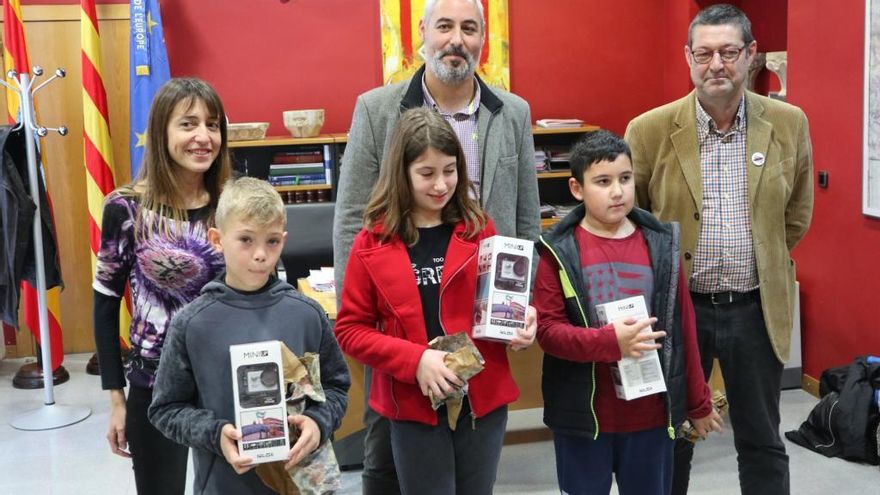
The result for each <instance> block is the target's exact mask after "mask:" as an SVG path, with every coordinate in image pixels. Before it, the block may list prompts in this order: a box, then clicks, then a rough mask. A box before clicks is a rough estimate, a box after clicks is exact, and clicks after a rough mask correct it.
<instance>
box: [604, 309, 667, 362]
mask: <svg viewBox="0 0 880 495" xmlns="http://www.w3.org/2000/svg"><path fill="white" fill-rule="evenodd" d="M654 323H657V318H654V317H651V318H647V319H644V320H636V319H635V318H625V319H621V320H617V321H615V322H614V333H615V334H617V345H619V346H620V355H621V356H622V357H631V358H640V357H642V353H643V352H645V351H650V350H654V349H659V348H660V344H652V343H650V342H649V341H651V340H655V339H659V338H663V337H665V336H666V332H642V330H643V329H645V328H646V327H648V326H649V325H653V324H654Z"/></svg>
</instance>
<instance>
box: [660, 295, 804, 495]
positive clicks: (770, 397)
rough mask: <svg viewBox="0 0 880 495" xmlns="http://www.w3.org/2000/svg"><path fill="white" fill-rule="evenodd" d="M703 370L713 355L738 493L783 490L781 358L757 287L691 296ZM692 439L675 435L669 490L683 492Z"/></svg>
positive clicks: (779, 494)
mask: <svg viewBox="0 0 880 495" xmlns="http://www.w3.org/2000/svg"><path fill="white" fill-rule="evenodd" d="M693 299H694V310H695V312H696V316H697V339H698V341H699V347H700V356H701V359H702V366H703V374H704V375H705V377H706V379H707V380H708V379H709V374H710V373H711V372H712V361H713V359H714V358H717V359H718V362H719V364H720V365H721V373H722V375H723V376H724V388H725V390H726V392H727V400H728V403H729V404H730V423H731V425H730V426H732V427H733V441H734V445H735V446H736V452H737V462H738V464H739V484H740V490H741V492H742V493H743V494H744V495H764V494H766V495H788V493H789V470H788V455H787V454H786V453H785V445H784V444H783V443H782V439H781V438H780V436H779V393H780V384H781V381H782V368H783V366H782V363H780V362H779V360H778V359H777V358H776V354H775V353H774V352H773V347H772V346H771V344H770V338H769V336H768V335H767V328H766V326H765V325H764V313H763V311H762V309H761V301H760V296H759V294H758V292H757V291H755V292H754V293H753V296H752V297H746V298H744V299H742V300H739V301H736V302H733V303H728V304H713V303H712V301H711V300H709V299H708V298H706V297H705V296H703V297H700V296H699V295H695V296H694V298H693ZM693 455H694V444H692V443H690V442H687V441H685V440H678V441H677V442H676V446H675V468H674V473H673V484H672V493H673V494H674V495H684V494H686V493H687V490H688V482H689V480H690V470H691V459H692V458H693Z"/></svg>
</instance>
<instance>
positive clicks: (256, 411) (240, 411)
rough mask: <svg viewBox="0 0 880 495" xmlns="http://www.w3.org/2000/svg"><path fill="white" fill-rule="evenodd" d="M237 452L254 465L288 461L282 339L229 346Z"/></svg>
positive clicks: (288, 447)
mask: <svg viewBox="0 0 880 495" xmlns="http://www.w3.org/2000/svg"><path fill="white" fill-rule="evenodd" d="M229 355H230V357H231V358H232V387H233V394H234V395H233V396H234V397H235V427H236V428H238V429H239V430H241V440H239V441H238V451H239V453H240V454H241V455H242V456H246V457H250V458H252V459H253V460H254V462H253V463H254V464H261V463H264V462H272V461H284V460H287V453H288V452H289V451H290V446H289V444H288V438H289V436H288V434H289V432H288V426H287V403H286V401H285V397H284V393H285V389H284V375H283V368H282V363H281V342H279V341H277V340H270V341H266V342H255V343H252V344H241V345H231V346H229Z"/></svg>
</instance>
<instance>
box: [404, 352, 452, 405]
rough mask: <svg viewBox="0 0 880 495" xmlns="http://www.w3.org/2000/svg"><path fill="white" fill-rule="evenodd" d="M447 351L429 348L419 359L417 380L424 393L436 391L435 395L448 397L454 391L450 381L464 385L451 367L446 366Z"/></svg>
mask: <svg viewBox="0 0 880 495" xmlns="http://www.w3.org/2000/svg"><path fill="white" fill-rule="evenodd" d="M445 355H446V353H445V352H443V351H438V350H436V349H427V350H425V352H424V353H422V358H421V359H419V367H418V368H417V369H416V381H417V382H418V383H419V388H420V389H422V394H423V395H425V396H427V395H428V391H429V390H430V391H431V392H433V393H434V397H446V396H447V395H449V394H450V393H451V392H452V386H451V385H450V382H451V383H453V384H455V385H457V386H459V387H463V386H464V383H463V382H462V381H461V380H459V379H458V376H456V374H455V373H453V372H452V370H451V369H449V368H447V367H446V363H444V362H443V356H445Z"/></svg>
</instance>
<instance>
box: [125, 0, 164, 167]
mask: <svg viewBox="0 0 880 495" xmlns="http://www.w3.org/2000/svg"><path fill="white" fill-rule="evenodd" d="M130 57H131V79H130V80H131V87H130V88H129V89H130V95H131V108H130V114H131V135H130V136H129V139H130V140H131V177H132V179H134V178H135V176H137V173H138V170H140V168H141V161H142V160H143V157H144V145H145V144H146V139H145V136H146V132H147V116H148V115H149V113H150V103H151V102H152V101H153V95H155V94H156V91H158V89H159V87H160V86H162V84H164V83H165V81H167V80H168V79H170V78H171V73H170V71H169V69H168V52H167V51H166V50H165V34H164V31H163V30H162V14H161V13H160V12H159V0H131V49H130Z"/></svg>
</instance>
